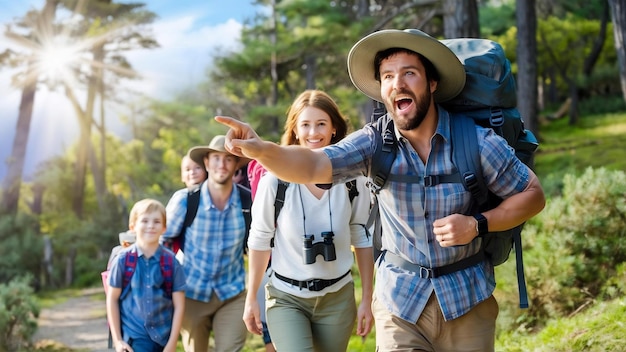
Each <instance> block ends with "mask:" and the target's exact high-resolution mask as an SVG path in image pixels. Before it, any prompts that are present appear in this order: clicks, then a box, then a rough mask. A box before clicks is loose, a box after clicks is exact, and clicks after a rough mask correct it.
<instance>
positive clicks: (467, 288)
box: [324, 107, 530, 323]
mask: <svg viewBox="0 0 626 352" xmlns="http://www.w3.org/2000/svg"><path fill="white" fill-rule="evenodd" d="M438 110H439V122H438V125H437V129H436V131H435V134H434V135H433V137H432V138H431V151H430V154H429V155H428V159H427V162H426V164H424V163H423V162H422V161H421V159H420V158H419V156H418V154H417V152H416V151H415V149H413V147H412V146H411V144H410V143H409V142H408V141H407V140H406V139H405V138H404V137H402V136H401V135H400V134H399V133H398V132H397V130H396V136H397V138H398V152H397V154H396V158H395V160H394V162H393V165H392V167H391V174H398V175H441V174H452V173H453V171H454V170H455V167H454V166H453V164H452V150H451V144H450V117H449V115H448V113H447V112H446V111H445V110H444V109H443V108H441V107H438ZM375 133H378V132H376V131H375V130H374V129H373V128H368V127H366V128H362V129H361V130H359V131H356V132H355V133H352V134H350V135H349V136H348V137H347V138H345V139H343V140H342V141H340V142H339V143H337V144H335V145H331V146H328V147H326V148H325V149H324V151H325V153H326V154H327V155H328V157H329V158H330V160H331V162H332V166H333V182H335V183H339V182H344V181H345V180H346V179H350V178H353V177H354V176H356V175H360V174H365V175H366V174H367V170H368V168H369V163H370V161H371V157H372V155H373V154H374V151H375V148H376V138H375ZM477 133H478V141H479V142H478V143H479V151H480V155H481V164H482V167H483V176H484V178H485V182H486V184H487V186H488V187H489V189H490V190H491V191H493V192H494V193H495V194H497V195H499V196H501V197H503V198H507V197H509V196H511V195H513V194H516V193H518V192H521V191H522V190H524V189H525V188H526V186H527V185H528V182H529V179H530V176H529V172H528V168H527V167H526V166H525V165H524V164H523V163H522V162H521V161H519V160H518V159H517V158H516V157H515V153H514V151H513V149H512V148H510V147H509V146H508V145H507V143H506V141H505V140H504V139H502V138H501V137H499V136H497V135H496V134H495V133H494V132H493V131H492V130H491V129H484V128H481V127H477ZM470 198H471V194H470V193H469V192H468V191H466V190H465V188H464V187H463V185H462V184H460V183H459V184H455V183H442V184H439V185H437V186H434V187H424V184H423V182H422V183H406V182H393V181H388V182H387V184H386V185H385V186H384V188H383V189H382V190H381V191H380V194H379V196H378V199H379V206H380V213H381V223H382V229H383V231H382V232H383V237H382V247H383V250H387V251H389V252H392V253H395V254H396V255H398V256H400V257H402V258H404V259H405V260H407V261H409V262H412V263H416V264H419V265H421V266H425V267H431V268H433V267H440V266H443V265H446V264H450V263H454V262H457V261H459V260H461V259H463V258H466V257H469V256H471V255H473V254H475V253H476V252H477V251H478V250H479V249H480V241H472V242H471V243H469V244H468V245H465V246H455V247H451V248H450V247H448V248H443V247H441V246H440V245H439V243H438V242H437V240H436V239H435V235H434V234H433V222H434V221H435V220H436V219H439V218H443V217H445V216H448V215H451V214H454V213H465V212H466V211H467V210H468V208H469V206H470ZM416 274H417V275H416ZM495 286H496V282H495V276H494V271H493V266H492V265H491V264H490V263H489V262H488V261H484V262H483V263H481V264H478V265H476V266H473V267H469V268H466V269H464V270H460V271H457V272H454V273H452V274H448V275H444V276H441V277H437V278H434V279H422V278H420V277H419V273H415V272H412V271H407V270H403V269H401V268H399V267H397V266H395V265H392V264H390V263H387V262H385V261H384V260H383V261H382V262H379V263H378V268H377V273H376V288H375V294H376V297H377V298H378V299H379V300H380V301H381V302H383V303H384V304H385V305H386V306H387V308H388V309H389V311H390V312H391V313H392V314H394V315H396V316H398V317H400V318H402V319H404V320H406V321H409V322H412V323H414V322H416V321H417V320H418V318H419V316H420V315H421V313H422V311H423V310H424V307H425V306H426V302H427V301H428V298H429V296H430V295H431V293H432V292H433V291H434V293H435V295H436V296H437V299H438V301H439V303H440V307H441V311H442V313H443V316H444V318H445V319H446V320H451V319H454V318H458V317H460V316H462V315H463V314H465V313H467V312H468V311H469V310H470V309H472V307H474V306H475V305H477V304H478V303H480V302H482V301H483V300H485V299H487V298H489V297H490V296H491V294H492V293H493V290H494V289H495Z"/></svg>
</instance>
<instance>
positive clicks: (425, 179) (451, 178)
mask: <svg viewBox="0 0 626 352" xmlns="http://www.w3.org/2000/svg"><path fill="white" fill-rule="evenodd" d="M387 180H388V181H391V182H402V183H418V184H423V185H424V187H434V186H437V185H439V184H442V183H461V184H463V178H462V177H461V174H459V172H458V171H457V172H455V173H453V174H449V175H428V176H421V175H397V174H391V175H389V177H388V179H387Z"/></svg>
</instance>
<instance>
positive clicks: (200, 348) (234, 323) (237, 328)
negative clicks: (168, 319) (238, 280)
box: [181, 290, 248, 352]
mask: <svg viewBox="0 0 626 352" xmlns="http://www.w3.org/2000/svg"><path fill="white" fill-rule="evenodd" d="M245 300H246V291H245V290H244V292H242V293H240V294H239V295H237V296H235V297H233V298H231V299H229V300H226V301H220V300H219V299H218V298H217V296H216V295H215V293H214V294H213V296H211V300H210V301H209V302H201V301H196V300H194V299H190V298H185V314H184V316H183V324H182V328H181V336H182V340H183V345H184V347H185V351H186V352H206V351H208V350H209V336H210V335H211V331H213V339H214V340H215V351H216V352H233V351H241V350H242V349H243V347H244V345H245V343H246V337H247V335H248V330H247V329H246V325H245V324H244V322H243V319H242V317H243V307H244V303H245Z"/></svg>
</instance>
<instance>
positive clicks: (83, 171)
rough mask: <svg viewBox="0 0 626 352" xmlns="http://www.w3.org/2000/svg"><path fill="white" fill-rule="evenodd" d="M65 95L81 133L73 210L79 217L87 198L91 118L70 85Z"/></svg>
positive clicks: (77, 154) (77, 149)
mask: <svg viewBox="0 0 626 352" xmlns="http://www.w3.org/2000/svg"><path fill="white" fill-rule="evenodd" d="M65 95H66V96H67V98H68V99H69V101H70V103H71V104H72V106H73V107H74V112H75V113H76V118H77V119H78V126H79V128H80V130H79V131H80V132H79V133H80V134H79V139H78V145H77V147H76V163H75V165H74V177H75V182H74V187H73V191H74V193H73V194H72V210H73V211H74V214H75V215H76V217H77V218H78V219H82V218H83V200H84V198H85V180H86V176H87V161H88V157H89V148H91V120H89V119H88V117H87V114H86V113H85V112H83V110H82V109H81V107H80V104H79V103H78V100H77V99H76V96H75V95H74V92H73V91H72V90H71V89H70V87H67V86H66V87H65Z"/></svg>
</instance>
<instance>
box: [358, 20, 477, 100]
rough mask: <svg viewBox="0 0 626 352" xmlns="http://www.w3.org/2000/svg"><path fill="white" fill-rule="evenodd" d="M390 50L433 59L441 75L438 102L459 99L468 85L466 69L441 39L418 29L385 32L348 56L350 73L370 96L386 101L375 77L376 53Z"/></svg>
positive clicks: (363, 41)
mask: <svg viewBox="0 0 626 352" xmlns="http://www.w3.org/2000/svg"><path fill="white" fill-rule="evenodd" d="M390 48H405V49H409V50H411V51H414V52H416V53H419V54H421V55H423V56H424V57H425V58H427V59H428V60H430V62H432V64H433V65H434V66H435V69H436V70H437V72H438V73H439V78H440V79H439V83H438V84H437V90H436V91H435V93H434V94H433V96H434V99H435V101H436V102H438V103H439V102H444V101H447V100H450V99H452V98H454V97H455V96H457V95H458V94H459V93H460V92H461V90H463V87H464V86H465V68H464V67H463V64H462V63H461V61H459V59H458V57H457V56H456V55H455V54H454V53H453V52H452V51H451V50H450V49H449V48H448V47H447V46H445V45H444V44H443V43H441V42H440V41H439V40H437V39H435V38H433V37H431V36H429V35H428V34H426V33H424V32H422V31H420V30H417V29H405V30H403V31H402V30H398V29H385V30H381V31H378V32H374V33H372V34H370V35H368V36H366V37H364V38H363V39H361V40H359V41H358V42H357V43H356V44H355V45H354V46H353V47H352V49H350V53H349V54H348V73H349V74H350V79H351V80H352V83H353V84H354V86H355V87H357V88H358V89H359V90H360V91H361V92H363V93H365V95H367V96H368V97H370V98H372V99H374V100H376V101H380V102H382V97H381V95H380V82H378V81H377V80H376V78H375V74H374V57H375V56H376V53H378V52H379V51H382V50H386V49H390Z"/></svg>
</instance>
